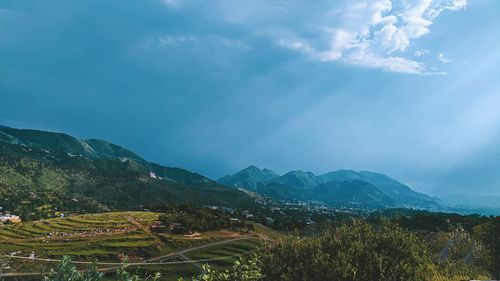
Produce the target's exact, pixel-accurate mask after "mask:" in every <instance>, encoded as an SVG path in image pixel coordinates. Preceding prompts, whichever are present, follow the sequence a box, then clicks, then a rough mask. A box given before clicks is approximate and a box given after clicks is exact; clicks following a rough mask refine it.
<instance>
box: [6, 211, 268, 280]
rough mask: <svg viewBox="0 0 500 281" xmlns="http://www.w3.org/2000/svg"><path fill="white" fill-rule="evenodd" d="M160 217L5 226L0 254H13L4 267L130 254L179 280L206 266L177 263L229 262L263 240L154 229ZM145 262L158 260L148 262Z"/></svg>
mask: <svg viewBox="0 0 500 281" xmlns="http://www.w3.org/2000/svg"><path fill="white" fill-rule="evenodd" d="M157 221H158V214H157V213H150V212H117V213H104V214H88V215H81V216H73V217H66V218H58V219H49V220H40V221H36V222H26V223H20V224H16V225H7V226H0V255H2V256H9V258H8V260H9V261H10V267H11V269H10V270H7V271H4V272H7V273H16V272H41V271H46V270H47V268H50V267H51V266H53V265H54V264H55V263H57V260H59V259H61V258H62V256H66V255H67V256H71V257H72V258H73V260H74V261H77V266H78V267H79V268H82V269H83V268H85V267H86V266H88V263H91V262H93V261H96V260H97V261H99V263H100V264H99V268H101V269H106V268H107V269H111V270H109V271H114V270H113V268H116V266H117V264H118V263H120V262H121V261H122V259H123V258H124V257H125V256H126V257H128V261H129V263H131V264H134V263H135V264H136V265H135V266H131V268H133V269H134V270H138V271H149V272H151V271H161V272H162V274H163V275H164V276H165V279H164V280H176V278H177V277H178V276H192V275H194V274H196V273H198V272H199V269H200V264H199V263H186V264H176V262H179V261H184V262H185V261H186V260H187V261H190V260H198V259H200V260H206V259H213V258H220V257H228V258H224V259H222V260H216V261H214V262H213V265H214V266H217V267H225V266H228V265H230V264H232V262H233V261H234V259H235V257H231V256H235V255H241V254H245V253H248V252H249V251H252V250H254V249H255V248H256V247H257V246H258V245H259V243H260V242H259V241H258V239H256V238H251V237H248V240H247V238H245V237H247V236H248V234H245V237H243V236H242V235H243V234H241V233H237V232H229V231H213V232H206V233H202V234H200V235H196V236H192V237H188V236H184V235H172V234H157V233H152V232H151V231H150V227H151V226H152V225H153V224H154V223H155V222H157ZM242 237H243V240H238V239H242ZM220 242H222V243H223V244H218V243H220ZM212 244H213V245H214V246H208V247H206V245H212ZM144 262H149V263H152V264H151V265H142V263H144Z"/></svg>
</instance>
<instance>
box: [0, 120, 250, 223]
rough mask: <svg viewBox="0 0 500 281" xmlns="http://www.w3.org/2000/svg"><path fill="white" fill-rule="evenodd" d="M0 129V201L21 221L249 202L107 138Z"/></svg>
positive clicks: (233, 193) (196, 175) (233, 192)
mask: <svg viewBox="0 0 500 281" xmlns="http://www.w3.org/2000/svg"><path fill="white" fill-rule="evenodd" d="M0 132H1V134H0V135H1V136H2V138H0V196H1V198H2V202H0V207H3V210H7V211H11V212H14V213H16V214H19V215H21V217H22V218H23V220H33V219H39V218H47V217H53V216H56V215H60V214H61V213H66V212H70V213H87V212H99V211H112V210H139V209H144V208H147V207H148V206H150V205H153V204H159V203H163V204H164V203H175V204H178V203H183V202H184V203H187V202H191V203H194V204H198V205H218V206H228V207H245V206H246V207H250V206H253V204H254V199H252V198H251V197H249V196H248V195H246V194H245V193H244V192H241V191H238V190H235V189H232V188H227V187H224V186H222V185H220V184H218V183H216V182H214V181H211V180H209V179H207V178H206V177H203V176H201V175H199V174H196V173H192V172H189V171H187V170H183V169H179V168H168V167H163V166H161V165H158V164H154V163H149V162H146V161H145V160H143V159H141V158H140V157H138V156H137V155H135V154H134V153H132V152H130V151H128V150H126V149H123V148H121V147H119V146H116V145H113V144H110V143H107V142H103V141H96V140H90V141H87V142H83V141H80V140H77V139H75V138H73V137H70V136H68V135H64V134H57V133H48V132H41V131H33V130H27V131H25V130H16V129H11V128H7V129H6V128H5V127H1V128H0ZM6 132H8V133H10V134H7V133H6ZM14 133H15V134H14ZM12 135H13V136H12ZM2 141H3V142H2Z"/></svg>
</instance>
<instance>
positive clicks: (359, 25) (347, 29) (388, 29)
mask: <svg viewBox="0 0 500 281" xmlns="http://www.w3.org/2000/svg"><path fill="white" fill-rule="evenodd" d="M466 6H467V0H372V1H368V0H366V1H356V3H353V2H352V1H347V2H346V3H345V4H344V6H343V8H342V9H340V10H339V12H338V16H340V17H341V21H340V22H339V23H337V26H330V27H329V28H327V29H326V30H327V32H325V33H324V34H323V35H321V36H327V37H328V38H329V41H330V44H329V46H328V47H327V48H324V47H323V48H318V47H315V45H314V43H313V42H315V40H314V39H312V40H311V39H309V40H304V39H294V40H292V41H290V40H286V39H281V40H279V42H280V43H279V44H280V45H281V46H284V47H287V48H290V49H294V50H297V51H300V52H302V53H305V54H307V55H309V56H311V57H313V58H316V59H318V60H320V61H343V62H345V63H347V64H355V65H360V66H365V67H372V68H382V69H384V70H387V71H391V72H401V73H413V74H435V73H434V72H430V71H428V70H427V67H426V66H425V64H424V63H422V62H418V61H415V60H414V59H412V58H411V55H412V54H411V53H410V54H409V53H408V52H409V50H410V49H411V47H412V44H413V43H414V41H415V40H416V39H418V38H420V37H422V36H424V35H426V34H428V33H430V27H431V25H432V24H433V22H434V20H435V19H436V18H437V17H438V16H439V15H440V14H441V13H442V12H444V11H458V10H461V9H464V8H466ZM428 53H429V51H427V50H423V51H422V50H419V51H414V52H413V55H414V56H415V57H421V56H423V55H425V54H428ZM438 59H439V60H440V61H442V62H449V60H447V59H445V58H444V55H443V56H439V57H438ZM438 74H442V73H438Z"/></svg>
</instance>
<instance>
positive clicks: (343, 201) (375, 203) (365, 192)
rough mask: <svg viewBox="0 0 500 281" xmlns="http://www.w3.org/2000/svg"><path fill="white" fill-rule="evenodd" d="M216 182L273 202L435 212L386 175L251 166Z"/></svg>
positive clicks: (435, 204)
mask: <svg viewBox="0 0 500 281" xmlns="http://www.w3.org/2000/svg"><path fill="white" fill-rule="evenodd" d="M218 181H219V183H221V184H223V185H226V186H231V187H236V188H243V189H247V190H250V191H255V192H257V193H260V194H263V195H267V196H270V197H271V198H274V199H276V200H307V201H321V202H324V203H327V204H330V205H335V206H337V205H345V206H358V207H359V206H366V207H371V208H387V207H405V208H418V209H430V210H438V209H440V208H441V205H440V203H439V201H438V200H437V199H435V198H432V197H430V196H428V195H425V194H422V193H419V192H416V191H414V190H412V189H411V188H410V187H408V186H407V185H404V184H402V183H400V182H399V181H397V180H395V179H393V178H390V177H388V176H386V175H383V174H380V173H374V172H368V171H360V172H356V171H352V170H338V171H334V172H329V173H325V174H322V175H315V174H314V173H312V172H304V171H301V170H296V171H290V172H288V173H285V174H283V175H278V174H276V173H275V172H273V171H271V170H269V169H260V168H258V167H256V166H250V167H248V168H245V169H243V170H241V171H240V172H238V173H236V174H233V175H228V176H225V177H222V178H220V179H219V180H218Z"/></svg>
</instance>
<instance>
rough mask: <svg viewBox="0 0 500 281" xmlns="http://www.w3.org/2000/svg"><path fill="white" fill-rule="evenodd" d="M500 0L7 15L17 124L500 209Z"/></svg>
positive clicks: (75, 9)
mask: <svg viewBox="0 0 500 281" xmlns="http://www.w3.org/2000/svg"><path fill="white" fill-rule="evenodd" d="M499 16H500V1H497V0H472V1H467V0H370V1H368V0H365V1H362V0H356V1H355V0H339V1H326V0H320V1H299V0H297V1H292V0H288V1H284V0H275V1H269V0H238V1H235V0H211V1H201V0H199V1H195V0H144V1H136V0H114V1H113V0H79V1H68V0H44V1H37V0H2V1H1V2H0V124H4V125H9V126H14V127H22V128H37V129H45V130H54V131H62V132H66V133H69V134H73V135H75V136H78V137H81V138H91V137H92V138H102V139H107V140H110V141H113V142H116V143H118V144H121V145H123V146H126V147H128V148H130V149H132V150H134V151H136V152H138V153H139V154H141V155H143V156H144V157H145V158H147V159H149V160H152V161H156V162H159V163H161V164H165V165H173V166H181V167H185V168H188V169H191V170H194V171H197V172H200V173H203V174H205V175H208V176H209V177H212V178H218V177H219V176H222V175H223V174H226V173H232V172H235V171H237V170H239V169H241V168H243V167H245V166H248V165H250V164H255V165H258V166H261V167H268V168H271V169H273V170H275V171H276V172H280V173H281V172H285V171H287V170H290V169H303V170H310V171H313V172H315V173H322V172H327V171H331V170H335V169H340V168H345V169H356V170H372V171H379V172H383V173H386V174H389V175H391V176H393V177H395V178H398V179H400V180H401V181H403V182H406V183H408V184H410V185H411V186H412V187H414V188H415V189H417V190H420V191H424V192H428V193H430V194H435V195H442V194H447V193H478V194H497V195H500V92H499V91H500V79H498V78H499V77H500V52H499V51H498V50H500V32H498V30H500V22H499V21H498V18H499Z"/></svg>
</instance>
